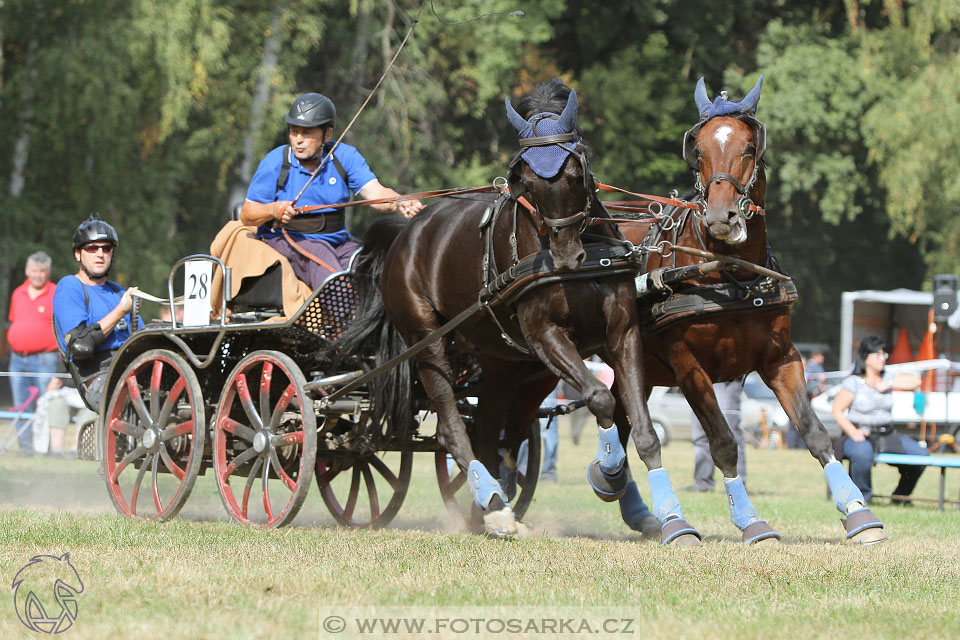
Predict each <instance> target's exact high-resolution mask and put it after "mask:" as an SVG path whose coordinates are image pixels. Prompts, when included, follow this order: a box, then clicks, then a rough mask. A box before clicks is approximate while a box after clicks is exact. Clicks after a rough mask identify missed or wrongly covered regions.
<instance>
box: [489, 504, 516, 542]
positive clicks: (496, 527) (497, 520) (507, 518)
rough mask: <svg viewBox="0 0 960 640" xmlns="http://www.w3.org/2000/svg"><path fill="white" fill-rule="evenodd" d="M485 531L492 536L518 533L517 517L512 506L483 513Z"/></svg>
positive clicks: (507, 536)
mask: <svg viewBox="0 0 960 640" xmlns="http://www.w3.org/2000/svg"><path fill="white" fill-rule="evenodd" d="M483 531H484V533H486V534H487V535H488V536H490V537H492V538H509V537H512V536H515V535H517V518H516V516H514V515H513V511H512V510H511V509H510V507H504V508H503V509H499V510H497V511H490V512H489V513H485V514H483Z"/></svg>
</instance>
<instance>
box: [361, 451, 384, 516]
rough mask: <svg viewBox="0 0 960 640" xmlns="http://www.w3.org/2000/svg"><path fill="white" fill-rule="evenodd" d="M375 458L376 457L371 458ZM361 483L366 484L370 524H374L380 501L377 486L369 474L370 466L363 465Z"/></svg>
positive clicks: (378, 512)
mask: <svg viewBox="0 0 960 640" xmlns="http://www.w3.org/2000/svg"><path fill="white" fill-rule="evenodd" d="M373 457H374V458H376V456H373ZM362 472H363V481H364V482H366V483H367V498H368V499H369V500H370V522H374V521H375V520H376V519H377V518H379V517H380V500H379V498H378V496H377V485H376V483H375V482H374V481H373V474H372V473H370V465H368V464H364V465H363V469H362Z"/></svg>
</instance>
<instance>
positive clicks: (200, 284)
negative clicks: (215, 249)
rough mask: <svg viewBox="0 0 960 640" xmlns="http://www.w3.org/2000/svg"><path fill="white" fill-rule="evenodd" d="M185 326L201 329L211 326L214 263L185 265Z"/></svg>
mask: <svg viewBox="0 0 960 640" xmlns="http://www.w3.org/2000/svg"><path fill="white" fill-rule="evenodd" d="M183 272H184V283H183V326H185V327H200V326H203V325H207V324H210V310H211V307H210V280H211V278H212V275H213V262H211V261H209V260H188V261H187V262H186V264H184V270H183Z"/></svg>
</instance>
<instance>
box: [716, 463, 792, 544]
mask: <svg viewBox="0 0 960 640" xmlns="http://www.w3.org/2000/svg"><path fill="white" fill-rule="evenodd" d="M723 484H724V485H725V486H726V489H727V498H728V500H729V502H730V520H732V521H733V524H735V525H736V526H737V528H738V529H740V531H743V541H744V542H745V543H747V544H754V543H756V542H760V541H761V540H779V539H780V534H779V533H777V532H776V531H775V530H774V529H773V527H771V526H770V525H769V524H767V521H766V520H761V519H760V515H759V514H758V513H757V510H756V508H755V507H754V506H753V503H752V502H750V498H748V497H747V489H746V487H744V486H743V478H741V477H740V476H737V477H736V478H724V479H723Z"/></svg>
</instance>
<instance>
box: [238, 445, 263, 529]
mask: <svg viewBox="0 0 960 640" xmlns="http://www.w3.org/2000/svg"><path fill="white" fill-rule="evenodd" d="M262 464H263V458H257V461H256V462H254V463H253V466H252V467H250V473H249V474H248V475H247V484H246V485H244V487H243V502H242V503H241V507H240V508H241V509H242V513H243V517H244V518H246V517H247V505H248V504H249V503H250V489H251V488H252V487H253V483H254V482H256V480H257V472H258V471H260V465H262Z"/></svg>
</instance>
